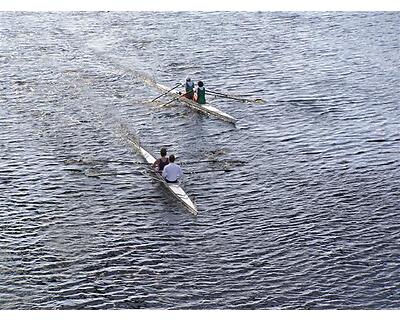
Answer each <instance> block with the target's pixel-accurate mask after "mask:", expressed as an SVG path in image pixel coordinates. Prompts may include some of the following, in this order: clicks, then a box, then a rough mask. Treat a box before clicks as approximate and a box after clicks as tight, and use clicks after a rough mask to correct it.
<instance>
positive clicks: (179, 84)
mask: <svg viewBox="0 0 400 320" xmlns="http://www.w3.org/2000/svg"><path fill="white" fill-rule="evenodd" d="M181 85H182V84H181V83H178V84H177V85H176V86H175V87H173V88H172V89H170V90H168V91H167V92H164V93H163V94H160V95H159V96H158V97H156V98H154V99H153V100H151V101H150V102H154V101H156V100H157V99H159V98H161V97H162V96H165V95H166V94H168V93H170V92H171V91H172V90H174V89H176V88H178V87H179V86H181Z"/></svg>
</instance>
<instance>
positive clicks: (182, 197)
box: [133, 141, 197, 215]
mask: <svg viewBox="0 0 400 320" xmlns="http://www.w3.org/2000/svg"><path fill="white" fill-rule="evenodd" d="M133 142H134V144H135V147H136V148H137V149H138V150H139V152H140V154H141V155H142V157H143V158H144V159H145V160H146V162H147V163H148V164H149V165H152V164H153V163H154V161H156V158H154V157H153V156H152V155H151V154H150V153H149V152H148V151H146V150H145V149H144V148H142V147H141V146H140V143H138V142H137V141H133ZM152 173H153V174H154V175H155V177H156V179H157V180H158V181H160V182H161V183H162V184H163V185H164V186H165V187H166V188H167V189H168V190H169V191H170V192H171V193H172V195H173V196H174V197H175V198H176V199H177V200H178V201H179V202H180V203H182V204H183V205H184V206H185V207H186V208H187V209H188V210H189V211H190V212H191V213H192V214H194V215H197V208H196V205H195V204H194V203H193V201H192V200H191V199H190V198H189V196H188V195H187V194H186V192H185V191H184V190H183V189H182V188H181V187H180V186H179V184H178V183H168V182H166V181H165V180H164V178H163V177H162V175H161V174H159V173H158V172H157V171H155V170H152Z"/></svg>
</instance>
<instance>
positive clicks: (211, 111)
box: [155, 83, 237, 123]
mask: <svg viewBox="0 0 400 320" xmlns="http://www.w3.org/2000/svg"><path fill="white" fill-rule="evenodd" d="M155 85H156V87H157V88H159V89H160V90H161V91H164V92H168V91H169V90H170V88H168V87H166V86H164V85H162V84H160V83H155ZM168 95H169V96H171V97H173V98H176V99H178V100H180V101H182V102H183V103H185V104H186V105H187V106H189V107H190V108H192V109H195V110H196V111H199V112H202V113H205V114H208V115H212V116H215V117H217V118H219V119H221V120H224V121H227V122H230V123H236V122H237V119H235V118H234V117H232V116H230V115H229V114H227V113H225V112H223V111H221V110H219V109H217V108H215V107H214V106H212V105H211V104H209V103H206V104H200V103H197V102H196V101H193V100H190V99H188V98H186V97H184V96H182V95H181V93H180V92H179V91H178V90H175V89H174V90H171V91H169V92H168Z"/></svg>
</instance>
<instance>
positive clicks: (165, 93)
mask: <svg viewBox="0 0 400 320" xmlns="http://www.w3.org/2000/svg"><path fill="white" fill-rule="evenodd" d="M181 85H182V84H181V83H178V84H177V85H176V86H175V87H173V88H172V89H169V90H168V91H166V92H164V93H163V94H160V95H159V96H158V97H155V98H154V99H153V100H151V101H150V102H154V101H156V100H157V99H159V98H161V97H163V96H165V95H167V94H168V93H170V92H171V91H172V90H174V89H176V88H178V87H179V86H181ZM191 92H193V89H192V90H189V91H187V92H185V93H182V94H180V95H179V96H178V97H175V98H173V99H172V100H171V101H168V102H167V103H164V104H163V105H162V106H161V107H165V106H167V105H169V104H170V103H172V102H174V101H175V100H178V99H179V98H182V97H183V96H185V95H186V94H188V93H191Z"/></svg>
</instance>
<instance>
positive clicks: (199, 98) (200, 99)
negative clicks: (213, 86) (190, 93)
mask: <svg viewBox="0 0 400 320" xmlns="http://www.w3.org/2000/svg"><path fill="white" fill-rule="evenodd" d="M194 100H195V101H196V102H197V103H200V104H205V103H206V89H205V88H204V83H203V81H199V82H198V83H197V90H196V98H195V99H194Z"/></svg>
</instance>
